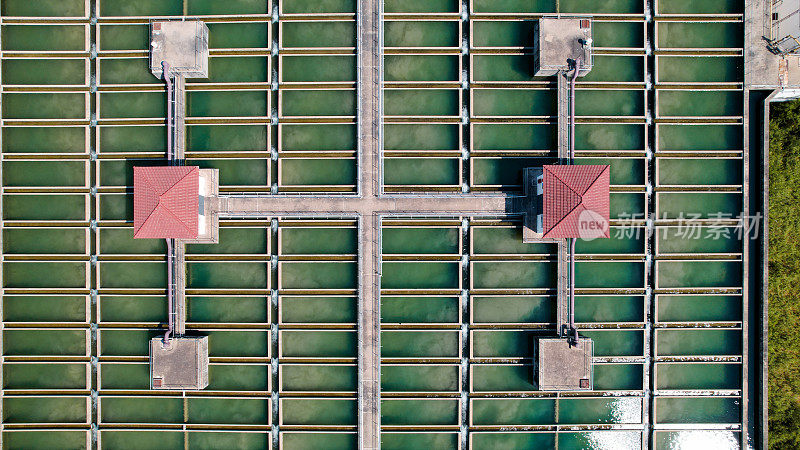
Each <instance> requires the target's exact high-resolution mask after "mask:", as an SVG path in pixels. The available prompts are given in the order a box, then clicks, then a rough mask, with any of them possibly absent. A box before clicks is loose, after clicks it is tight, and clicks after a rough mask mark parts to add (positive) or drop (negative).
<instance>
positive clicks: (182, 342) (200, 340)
mask: <svg viewBox="0 0 800 450" xmlns="http://www.w3.org/2000/svg"><path fill="white" fill-rule="evenodd" d="M207 386H208V336H198V337H194V336H192V337H186V336H183V337H179V338H171V339H170V341H169V346H165V345H164V340H163V337H157V338H153V339H151V340H150V389H156V390H200V389H204V388H206V387H207Z"/></svg>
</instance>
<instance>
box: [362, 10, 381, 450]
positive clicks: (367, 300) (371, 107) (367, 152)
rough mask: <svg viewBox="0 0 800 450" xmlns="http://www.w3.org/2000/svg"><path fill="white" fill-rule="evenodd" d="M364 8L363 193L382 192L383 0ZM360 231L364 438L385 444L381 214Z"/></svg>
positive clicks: (369, 443) (373, 445)
mask: <svg viewBox="0 0 800 450" xmlns="http://www.w3.org/2000/svg"><path fill="white" fill-rule="evenodd" d="M358 4H359V11H358V116H359V117H358V124H359V125H358V126H359V146H358V147H359V158H358V160H359V166H360V167H359V177H360V179H359V194H360V196H361V197H362V198H367V199H369V200H372V199H374V198H375V197H377V195H378V193H379V192H380V188H379V186H378V184H379V183H380V180H381V177H380V150H381V138H380V135H381V133H380V130H381V111H382V107H381V106H382V105H381V80H382V74H381V72H382V61H383V57H382V49H383V39H382V37H383V34H382V26H383V25H382V23H381V19H382V11H383V1H382V0H361V1H360V2H359V3H358ZM360 227H361V230H359V249H358V251H359V255H360V257H359V261H360V265H361V267H360V272H359V314H358V322H359V323H358V347H359V348H358V440H359V448H361V449H379V448H380V447H381V401H380V394H381V384H380V380H381V377H380V370H381V369H380V365H381V359H380V352H381V347H380V335H381V321H380V273H379V270H380V255H381V248H380V238H379V236H380V232H381V229H380V219H379V217H378V216H377V215H376V214H375V213H374V212H372V213H371V214H370V213H369V212H368V213H367V214H364V215H362V216H361V220H360Z"/></svg>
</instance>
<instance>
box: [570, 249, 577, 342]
mask: <svg viewBox="0 0 800 450" xmlns="http://www.w3.org/2000/svg"><path fill="white" fill-rule="evenodd" d="M575 241H576V239H575V238H572V239H570V243H569V333H573V334H575V337H576V339H575V343H576V344H577V341H578V340H577V332H575Z"/></svg>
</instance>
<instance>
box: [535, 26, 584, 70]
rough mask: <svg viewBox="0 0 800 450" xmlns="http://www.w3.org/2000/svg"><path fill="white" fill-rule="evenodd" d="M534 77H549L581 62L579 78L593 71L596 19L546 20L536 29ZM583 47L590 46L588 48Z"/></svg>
mask: <svg viewBox="0 0 800 450" xmlns="http://www.w3.org/2000/svg"><path fill="white" fill-rule="evenodd" d="M533 35H534V38H533V39H534V42H533V45H534V49H533V55H534V56H533V58H534V59H533V63H534V64H533V65H534V75H535V76H537V77H548V76H553V75H555V74H557V73H558V72H559V71H567V70H569V69H570V68H571V65H570V63H569V62H568V61H579V67H580V68H579V71H578V76H581V77H582V76H584V75H586V74H588V73H589V71H590V70H592V48H591V39H592V19H591V18H589V17H542V18H541V19H539V21H538V22H537V24H536V26H534V34H533ZM583 43H588V45H584V44H583Z"/></svg>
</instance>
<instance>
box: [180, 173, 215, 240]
mask: <svg viewBox="0 0 800 450" xmlns="http://www.w3.org/2000/svg"><path fill="white" fill-rule="evenodd" d="M199 182H200V186H199V192H200V202H199V204H198V206H199V210H198V213H199V215H200V216H199V217H198V218H197V226H198V233H197V239H183V242H184V243H186V244H217V243H219V213H218V211H217V198H218V197H219V169H200V181H199Z"/></svg>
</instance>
